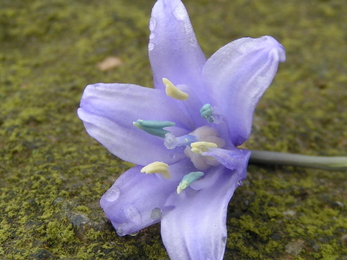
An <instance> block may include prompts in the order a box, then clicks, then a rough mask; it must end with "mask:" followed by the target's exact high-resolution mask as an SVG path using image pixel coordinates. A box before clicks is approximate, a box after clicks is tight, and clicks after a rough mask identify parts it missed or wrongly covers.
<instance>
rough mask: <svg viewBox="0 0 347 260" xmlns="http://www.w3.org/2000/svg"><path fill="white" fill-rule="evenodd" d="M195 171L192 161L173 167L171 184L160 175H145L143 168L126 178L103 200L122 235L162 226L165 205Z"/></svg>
mask: <svg viewBox="0 0 347 260" xmlns="http://www.w3.org/2000/svg"><path fill="white" fill-rule="evenodd" d="M191 167H192V164H191V162H190V161H189V160H188V159H185V160H182V161H179V162H178V163H176V164H174V165H170V171H171V173H172V177H171V179H169V180H168V179H166V178H164V177H163V176H161V175H160V174H145V173H141V172H140V171H141V168H142V166H135V167H133V168H131V169H129V170H128V171H126V172H125V173H124V174H122V175H121V176H120V177H119V178H118V179H117V180H116V182H115V183H114V184H113V186H112V187H111V188H110V189H109V190H108V191H107V192H106V193H105V194H104V195H103V196H102V198H101V200H100V205H101V207H102V208H103V210H104V211H105V213H106V216H107V217H108V219H109V220H110V221H111V222H112V225H113V226H114V228H115V229H116V230H117V233H118V235H120V236H124V235H128V234H132V233H136V232H138V231H139V230H141V229H143V228H145V227H147V226H150V225H152V224H154V223H158V222H159V221H160V219H161V211H162V207H163V205H164V203H165V201H166V200H167V198H168V197H169V195H170V194H171V193H176V188H177V185H178V183H179V182H180V180H181V179H182V177H183V176H184V174H185V173H187V172H189V171H190V168H191Z"/></svg>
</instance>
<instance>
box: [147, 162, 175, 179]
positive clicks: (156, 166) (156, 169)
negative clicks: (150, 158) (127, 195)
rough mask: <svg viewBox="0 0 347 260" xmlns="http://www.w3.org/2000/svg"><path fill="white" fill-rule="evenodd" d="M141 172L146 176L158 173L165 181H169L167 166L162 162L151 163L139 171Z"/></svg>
mask: <svg viewBox="0 0 347 260" xmlns="http://www.w3.org/2000/svg"><path fill="white" fill-rule="evenodd" d="M141 172H145V173H146V174H151V173H159V174H162V175H164V177H165V178H166V179H170V178H171V175H170V171H169V165H167V164H166V163H164V162H153V163H150V164H148V165H146V166H145V167H143V168H142V169H141Z"/></svg>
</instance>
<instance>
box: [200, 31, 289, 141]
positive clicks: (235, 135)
mask: <svg viewBox="0 0 347 260" xmlns="http://www.w3.org/2000/svg"><path fill="white" fill-rule="evenodd" d="M284 60H285V51H284V49H283V47H282V45H281V44H279V43H278V42H277V41H276V40H275V39H274V38H272V37H270V36H264V37H261V38H257V39H252V38H242V39H239V40H236V41H233V42H231V43H229V44H227V45H226V46H224V47H222V48H221V49H219V50H218V51H217V52H216V53H215V54H214V55H212V57H211V58H210V59H209V60H208V61H207V62H206V64H205V66H204V68H203V72H202V76H203V79H204V82H205V83H206V85H205V87H206V92H208V93H210V97H211V101H209V102H211V103H212V104H213V105H214V106H216V107H217V108H218V110H219V111H222V113H223V114H224V116H223V118H224V120H226V121H227V123H228V125H229V134H230V138H231V139H232V142H233V144H234V145H235V146H237V145H240V144H242V143H243V142H244V141H245V140H247V138H248V136H249V134H250V132H251V125H252V119H253V112H254V108H255V106H256V104H257V103H258V101H259V99H260V97H261V96H262V95H263V93H264V91H265V90H266V89H267V87H268V86H269V85H270V84H271V82H272V80H273V78H274V76H275V74H276V71H277V67H278V63H279V62H283V61H284Z"/></svg>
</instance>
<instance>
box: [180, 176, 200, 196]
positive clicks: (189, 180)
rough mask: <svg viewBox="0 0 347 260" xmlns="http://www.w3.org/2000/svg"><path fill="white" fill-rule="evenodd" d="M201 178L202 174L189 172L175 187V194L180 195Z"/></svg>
mask: <svg viewBox="0 0 347 260" xmlns="http://www.w3.org/2000/svg"><path fill="white" fill-rule="evenodd" d="M202 176H204V173H203V172H191V173H189V174H187V175H185V176H184V177H183V178H182V180H181V182H180V184H179V185H178V186H177V194H180V193H181V192H182V191H183V190H184V189H186V188H187V187H189V186H190V184H192V183H193V182H194V181H196V180H198V179H200V178H201V177H202Z"/></svg>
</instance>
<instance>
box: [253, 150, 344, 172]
mask: <svg viewBox="0 0 347 260" xmlns="http://www.w3.org/2000/svg"><path fill="white" fill-rule="evenodd" d="M249 163H252V164H274V165H287V166H299V167H307V168H316V169H323V170H330V171H346V170H347V157H345V156H310V155H301V154H292V153H280V152H269V151H258V150H251V157H250V159H249Z"/></svg>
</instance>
